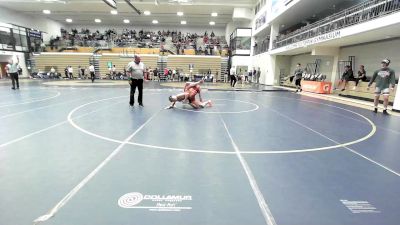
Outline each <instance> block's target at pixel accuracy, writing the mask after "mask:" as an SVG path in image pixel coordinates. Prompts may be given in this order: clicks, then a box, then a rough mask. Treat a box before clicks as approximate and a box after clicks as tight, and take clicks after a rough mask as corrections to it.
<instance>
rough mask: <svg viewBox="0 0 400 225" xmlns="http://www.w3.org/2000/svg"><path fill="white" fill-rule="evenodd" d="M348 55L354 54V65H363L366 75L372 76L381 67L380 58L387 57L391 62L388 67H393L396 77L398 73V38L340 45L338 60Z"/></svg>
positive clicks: (399, 54) (346, 58) (399, 64)
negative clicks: (346, 45) (345, 45)
mask: <svg viewBox="0 0 400 225" xmlns="http://www.w3.org/2000/svg"><path fill="white" fill-rule="evenodd" d="M349 56H355V57H356V62H355V66H356V69H358V67H359V65H364V66H365V70H366V71H367V76H372V74H373V72H374V71H375V70H377V69H379V68H380V67H381V64H380V62H381V60H382V59H384V58H389V59H390V60H391V61H392V63H391V64H390V67H391V68H392V69H394V70H395V71H396V72H397V73H396V77H397V78H399V74H400V39H399V38H398V39H394V40H387V41H379V42H374V43H365V44H359V45H354V46H348V47H342V48H341V49H340V57H339V59H340V60H348V58H349Z"/></svg>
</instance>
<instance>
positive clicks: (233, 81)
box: [229, 67, 237, 87]
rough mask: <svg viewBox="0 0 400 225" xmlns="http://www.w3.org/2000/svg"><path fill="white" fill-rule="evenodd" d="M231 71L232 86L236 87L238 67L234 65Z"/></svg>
mask: <svg viewBox="0 0 400 225" xmlns="http://www.w3.org/2000/svg"><path fill="white" fill-rule="evenodd" d="M229 72H230V73H229V74H230V76H231V87H235V84H236V82H237V80H236V67H232V68H231V70H230V71H229Z"/></svg>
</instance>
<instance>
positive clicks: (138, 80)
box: [127, 55, 146, 107]
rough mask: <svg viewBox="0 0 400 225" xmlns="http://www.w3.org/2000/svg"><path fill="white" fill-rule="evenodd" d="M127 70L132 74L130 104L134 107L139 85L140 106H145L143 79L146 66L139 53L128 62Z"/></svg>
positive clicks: (130, 79)
mask: <svg viewBox="0 0 400 225" xmlns="http://www.w3.org/2000/svg"><path fill="white" fill-rule="evenodd" d="M127 71H128V72H129V74H130V77H129V84H130V85H131V96H130V100H129V105H130V106H131V107H133V105H134V104H135V91H136V87H137V89H138V90H139V96H138V102H139V106H141V107H143V79H144V72H145V71H146V67H145V65H144V64H143V63H142V62H141V61H140V57H139V56H138V55H135V56H134V60H133V61H132V62H130V63H128V66H127Z"/></svg>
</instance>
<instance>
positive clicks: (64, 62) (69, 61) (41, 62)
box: [33, 53, 92, 77]
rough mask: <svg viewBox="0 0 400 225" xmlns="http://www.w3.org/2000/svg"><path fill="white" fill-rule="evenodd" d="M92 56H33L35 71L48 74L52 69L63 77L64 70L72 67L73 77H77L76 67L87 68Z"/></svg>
mask: <svg viewBox="0 0 400 225" xmlns="http://www.w3.org/2000/svg"><path fill="white" fill-rule="evenodd" d="M91 57H92V54H82V53H80V54H72V53H70V54H41V55H35V56H33V59H34V60H35V64H36V69H37V70H38V71H41V72H49V68H51V67H54V68H55V69H56V72H57V73H60V74H61V76H63V77H64V69H65V68H66V67H67V66H72V68H73V69H74V76H75V77H77V76H78V66H82V67H88V66H89V61H90V58H91Z"/></svg>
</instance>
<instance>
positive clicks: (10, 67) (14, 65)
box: [6, 56, 20, 90]
mask: <svg viewBox="0 0 400 225" xmlns="http://www.w3.org/2000/svg"><path fill="white" fill-rule="evenodd" d="M19 68H20V67H19V58H18V56H17V60H14V59H11V60H10V61H9V63H8V64H7V66H6V72H7V74H8V75H9V76H10V77H11V81H12V88H11V89H13V90H15V83H17V89H19V81H18V70H19Z"/></svg>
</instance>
